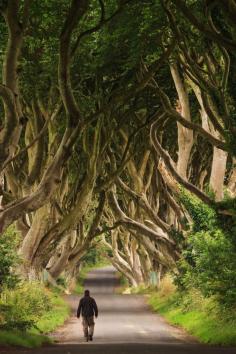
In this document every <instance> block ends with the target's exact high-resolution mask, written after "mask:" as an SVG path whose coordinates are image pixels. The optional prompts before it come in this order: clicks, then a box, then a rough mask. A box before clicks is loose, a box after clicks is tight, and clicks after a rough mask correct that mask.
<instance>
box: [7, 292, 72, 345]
mask: <svg viewBox="0 0 236 354" xmlns="http://www.w3.org/2000/svg"><path fill="white" fill-rule="evenodd" d="M51 301H52V305H53V307H52V309H51V310H50V311H48V312H47V313H45V314H44V315H43V316H42V317H41V318H40V320H39V321H38V322H37V323H36V327H37V328H33V329H30V330H28V331H27V332H21V331H0V345H3V346H19V347H26V348H36V347H40V346H42V345H43V344H51V343H52V342H53V341H52V339H51V338H50V337H48V336H47V334H48V333H50V332H52V331H54V330H55V329H56V328H57V327H59V326H61V325H63V323H64V322H65V320H66V319H67V318H68V317H69V315H70V309H69V306H68V304H67V303H66V301H65V300H64V299H63V298H62V297H61V296H60V295H59V294H54V293H53V295H52V299H51Z"/></svg>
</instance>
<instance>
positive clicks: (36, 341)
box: [0, 331, 52, 348]
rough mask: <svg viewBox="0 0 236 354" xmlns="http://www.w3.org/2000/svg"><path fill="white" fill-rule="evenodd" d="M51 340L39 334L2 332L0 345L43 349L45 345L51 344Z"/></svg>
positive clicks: (0, 332) (0, 333)
mask: <svg viewBox="0 0 236 354" xmlns="http://www.w3.org/2000/svg"><path fill="white" fill-rule="evenodd" d="M51 342H52V341H51V339H50V338H49V337H46V336H41V335H39V334H32V333H25V332H20V331H14V332H9V331H0V344H2V345H4V346H5V345H7V346H17V347H26V348H36V347H41V346H42V345H43V344H49V343H51Z"/></svg>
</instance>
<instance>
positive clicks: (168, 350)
mask: <svg viewBox="0 0 236 354" xmlns="http://www.w3.org/2000/svg"><path fill="white" fill-rule="evenodd" d="M235 351H236V348H224V347H210V346H204V345H191V344H190V345H189V344H188V345H184V344H176V343H175V344H173V345H172V344H146V343H145V344H141V343H139V344H96V343H85V344H80V345H58V346H52V347H47V348H41V349H34V350H33V351H29V350H23V349H18V350H15V351H11V350H10V351H9V350H8V351H6V353H7V354H9V353H11V354H16V353H28V354H30V353H34V354H54V353H55V354H101V353H102V354H133V353H134V354H190V353H191V354H235ZM4 352H5V351H3V352H2V353H4Z"/></svg>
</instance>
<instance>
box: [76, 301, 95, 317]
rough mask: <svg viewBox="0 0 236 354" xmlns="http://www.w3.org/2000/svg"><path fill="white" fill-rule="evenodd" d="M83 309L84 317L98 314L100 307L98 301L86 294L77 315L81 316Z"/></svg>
mask: <svg viewBox="0 0 236 354" xmlns="http://www.w3.org/2000/svg"><path fill="white" fill-rule="evenodd" d="M81 311H82V316H83V317H92V316H94V315H95V316H96V317H97V316H98V307H97V304H96V301H95V300H94V299H93V298H92V297H90V296H84V297H83V298H82V299H81V300H80V302H79V307H78V310H77V317H79V316H80V314H81Z"/></svg>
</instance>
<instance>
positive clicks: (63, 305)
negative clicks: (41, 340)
mask: <svg viewBox="0 0 236 354" xmlns="http://www.w3.org/2000/svg"><path fill="white" fill-rule="evenodd" d="M52 304H53V309H52V310H51V311H48V312H47V313H46V314H45V315H44V316H42V317H41V319H40V320H39V321H38V322H37V324H36V325H37V328H38V330H32V332H33V333H36V334H37V333H44V334H45V333H50V332H52V331H54V330H55V329H56V328H57V327H59V326H61V325H63V323H64V322H65V320H66V319H67V318H69V316H70V308H69V305H68V304H67V302H66V301H65V300H64V299H63V298H62V297H61V296H60V295H54V296H53V298H52Z"/></svg>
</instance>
